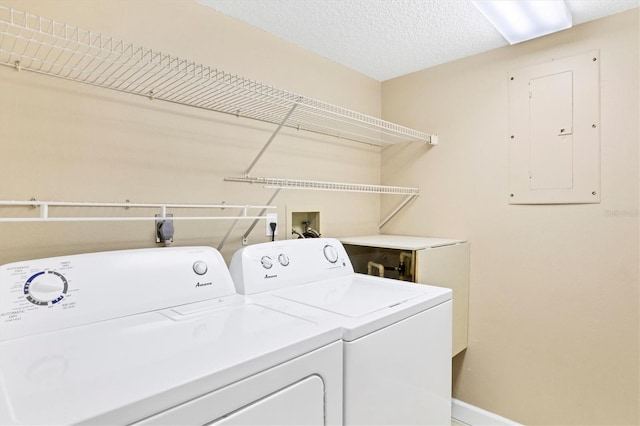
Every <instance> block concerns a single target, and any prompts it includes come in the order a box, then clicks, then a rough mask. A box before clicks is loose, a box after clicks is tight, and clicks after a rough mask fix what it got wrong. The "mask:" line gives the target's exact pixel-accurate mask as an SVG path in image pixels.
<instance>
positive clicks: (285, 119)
mask: <svg viewBox="0 0 640 426" xmlns="http://www.w3.org/2000/svg"><path fill="white" fill-rule="evenodd" d="M297 106H298V103H294V104H293V106H292V107H291V109H290V110H289V112H288V113H287V115H286V116H285V117H284V118H283V119H282V121H281V122H280V124H279V125H278V128H277V129H276V130H275V131H274V132H273V134H272V135H271V137H270V138H269V140H268V141H267V143H266V144H265V145H264V146H263V147H262V149H261V150H260V152H259V153H258V155H257V156H256V158H254V160H253V162H252V163H251V165H250V166H249V168H248V169H247V170H246V171H245V172H244V175H245V176H249V174H250V173H251V170H252V169H253V167H254V166H255V165H256V163H257V162H258V160H260V158H261V157H262V154H264V152H265V151H266V150H267V148H269V145H271V142H273V140H274V139H275V137H276V136H277V135H278V133H279V132H280V130H281V129H282V127H283V126H284V125H285V124H287V121H288V120H289V117H291V114H293V111H295V110H296V108H297Z"/></svg>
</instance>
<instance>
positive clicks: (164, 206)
mask: <svg viewBox="0 0 640 426" xmlns="http://www.w3.org/2000/svg"><path fill="white" fill-rule="evenodd" d="M2 206H5V207H11V206H14V207H19V206H23V207H33V208H39V209H40V212H39V216H38V217H0V222H106V221H156V220H159V219H165V218H170V219H171V220H241V219H251V220H258V219H264V218H265V216H264V213H259V214H257V215H249V214H248V211H249V210H258V209H259V210H261V211H262V212H264V211H265V209H274V208H276V207H274V206H253V205H230V204H168V203H130V202H74V201H37V200H30V201H0V207H2ZM50 207H60V208H65V207H83V208H84V207H93V208H113V207H123V208H126V209H128V208H148V209H159V215H158V216H155V215H154V216H69V217H59V216H58V217H52V216H51V214H50V209H49V208H50ZM168 209H238V210H239V213H238V214H236V215H233V216H176V215H171V216H168V213H167V211H168Z"/></svg>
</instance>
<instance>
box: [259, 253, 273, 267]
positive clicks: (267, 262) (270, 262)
mask: <svg viewBox="0 0 640 426" xmlns="http://www.w3.org/2000/svg"><path fill="white" fill-rule="evenodd" d="M260 263H262V267H263V268H264V269H271V267H272V266H273V260H271V258H270V257H269V256H262V259H260Z"/></svg>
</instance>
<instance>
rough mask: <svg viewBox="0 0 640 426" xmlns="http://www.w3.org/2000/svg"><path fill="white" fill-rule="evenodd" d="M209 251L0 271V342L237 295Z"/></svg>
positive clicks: (27, 264) (73, 260) (146, 253)
mask: <svg viewBox="0 0 640 426" xmlns="http://www.w3.org/2000/svg"><path fill="white" fill-rule="evenodd" d="M235 293H236V292H235V289H234V286H233V282H232V281H231V276H230V275H229V271H228V269H227V267H226V265H225V263H224V260H223V259H222V256H221V255H220V253H219V252H218V251H217V250H215V249H213V248H210V247H170V248H154V249H141V250H122V251H113V252H103V253H90V254H81V255H72V256H64V257H53V258H47V259H38V260H31V261H24V262H17V263H10V264H7V265H3V266H0V340H6V339H11V338H16V337H20V336H25V335H30V334H36V333H41V332H44V331H50V330H56V329H60V328H65V327H71V326H77V325H82V324H88V323H91V322H96V321H102V320H106V319H111V318H118V317H121V316H125V315H132V314H136V313H140V312H147V311H152V310H157V309H163V308H168V307H172V306H178V305H182V304H185V303H191V302H197V301H201V300H208V299H212V298H216V297H223V296H227V295H230V294H235Z"/></svg>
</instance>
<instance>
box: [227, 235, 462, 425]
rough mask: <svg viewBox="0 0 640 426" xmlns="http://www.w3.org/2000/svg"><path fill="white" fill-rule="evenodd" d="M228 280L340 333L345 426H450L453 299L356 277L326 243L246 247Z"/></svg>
mask: <svg viewBox="0 0 640 426" xmlns="http://www.w3.org/2000/svg"><path fill="white" fill-rule="evenodd" d="M230 271H231V275H232V277H233V279H234V282H235V284H236V288H237V289H238V291H239V292H240V293H243V294H245V295H248V296H249V297H251V300H253V301H254V302H258V301H259V302H260V303H263V304H264V305H265V306H270V307H272V308H274V309H277V310H280V311H282V312H285V313H288V314H291V315H296V316H302V317H305V318H308V319H310V320H313V321H334V322H335V323H336V324H337V325H339V326H340V327H341V329H342V338H343V340H344V346H343V348H344V349H343V350H344V405H343V410H344V417H343V420H344V423H345V424H346V425H356V424H360V425H365V424H366V425H373V424H385V425H400V424H402V425H408V424H420V425H427V424H437V425H443V424H449V423H450V421H451V330H452V326H451V316H452V302H451V297H452V293H451V290H450V289H446V288H440V287H434V286H426V285H416V284H409V283H403V282H399V281H397V280H391V279H386V278H380V277H372V276H368V275H362V274H356V273H354V272H353V268H352V266H351V262H350V261H349V258H348V256H347V253H346V252H345V250H344V247H343V246H342V244H341V243H340V242H339V241H338V240H335V239H329V238H308V239H298V240H285V241H277V242H272V243H265V244H256V245H251V246H247V247H244V248H242V249H240V250H239V251H238V252H236V253H235V254H234V256H233V259H232V261H231V265H230Z"/></svg>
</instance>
